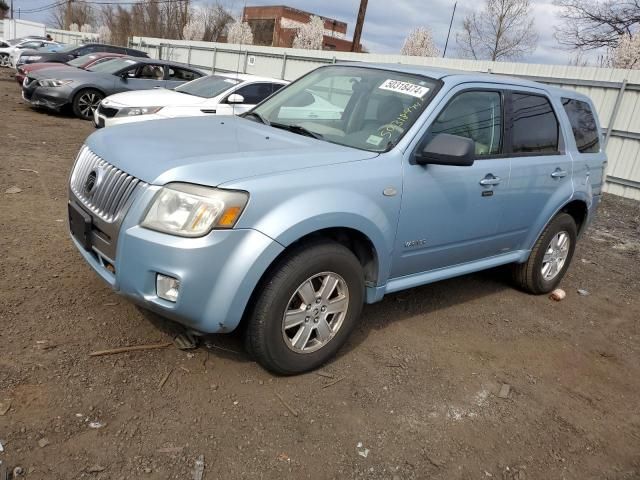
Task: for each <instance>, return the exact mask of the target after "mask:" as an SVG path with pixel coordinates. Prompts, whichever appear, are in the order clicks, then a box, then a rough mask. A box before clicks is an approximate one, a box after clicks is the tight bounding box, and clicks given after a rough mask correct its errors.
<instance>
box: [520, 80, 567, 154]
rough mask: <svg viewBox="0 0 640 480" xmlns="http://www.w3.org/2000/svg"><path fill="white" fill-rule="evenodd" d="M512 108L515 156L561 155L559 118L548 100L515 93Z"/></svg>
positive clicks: (539, 96) (537, 96)
mask: <svg viewBox="0 0 640 480" xmlns="http://www.w3.org/2000/svg"><path fill="white" fill-rule="evenodd" d="M511 109H512V111H511V147H512V151H513V153H556V152H558V138H559V126H558V119H557V118H556V114H555V113H554V112H553V108H552V107H551V103H550V102H549V99H548V98H546V97H543V96H541V95H533V94H529V93H513V94H512V95H511Z"/></svg>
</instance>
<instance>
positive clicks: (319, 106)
mask: <svg viewBox="0 0 640 480" xmlns="http://www.w3.org/2000/svg"><path fill="white" fill-rule="evenodd" d="M436 86H437V82H436V80H434V79H432V78H428V77H424V76H421V75H413V74H408V73H400V72H394V71H391V70H378V69H373V68H362V67H346V66H330V67H321V68H318V69H317V70H314V71H313V72H311V73H309V74H308V75H306V76H305V77H303V78H301V79H300V80H298V81H296V82H294V83H292V84H291V85H290V86H289V87H287V88H284V89H283V90H281V91H280V92H279V93H277V94H275V95H274V96H272V97H271V98H269V99H268V100H266V101H265V102H263V103H262V104H261V105H259V106H258V107H256V108H254V109H253V110H252V111H251V112H250V113H249V114H248V115H247V118H249V119H255V120H256V121H263V122H264V123H267V124H270V125H271V126H273V127H276V128H284V129H287V130H290V131H292V132H295V133H300V134H302V135H309V136H313V137H315V138H319V139H322V140H326V141H328V142H332V143H337V144H340V145H345V146H348V147H355V148H359V149H362V150H369V151H374V152H383V151H386V150H389V149H391V148H392V147H393V146H394V145H396V144H397V143H398V141H399V140H400V139H401V138H402V136H403V135H404V134H405V133H406V131H407V130H408V129H409V128H411V126H412V125H413V123H414V122H415V121H416V120H417V118H418V117H419V116H420V114H421V113H422V111H423V110H424V108H425V107H426V106H427V104H428V103H429V101H430V100H431V98H432V97H433V94H434V93H435V90H436Z"/></svg>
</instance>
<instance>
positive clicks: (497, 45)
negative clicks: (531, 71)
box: [456, 0, 538, 61]
mask: <svg viewBox="0 0 640 480" xmlns="http://www.w3.org/2000/svg"><path fill="white" fill-rule="evenodd" d="M456 41H457V43H458V48H459V50H460V53H461V54H462V55H463V56H465V57H468V58H473V59H476V60H480V59H487V60H492V61H497V60H515V59H518V58H522V57H523V56H524V55H526V54H528V53H531V52H533V51H534V50H535V49H536V46H537V43H538V34H537V32H536V29H535V25H534V21H533V18H532V15H531V4H530V1H529V0H486V2H485V6H484V9H483V10H482V11H480V12H474V13H472V14H470V15H467V16H466V17H465V19H464V21H463V24H462V32H461V33H459V34H458V35H456Z"/></svg>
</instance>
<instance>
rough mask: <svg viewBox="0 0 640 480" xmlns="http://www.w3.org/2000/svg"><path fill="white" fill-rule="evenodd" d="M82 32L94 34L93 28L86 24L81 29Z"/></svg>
mask: <svg viewBox="0 0 640 480" xmlns="http://www.w3.org/2000/svg"><path fill="white" fill-rule="evenodd" d="M80 31H81V32H82V33H93V27H92V26H91V25H89V24H88V23H85V24H84V25H82V26H81V27H80Z"/></svg>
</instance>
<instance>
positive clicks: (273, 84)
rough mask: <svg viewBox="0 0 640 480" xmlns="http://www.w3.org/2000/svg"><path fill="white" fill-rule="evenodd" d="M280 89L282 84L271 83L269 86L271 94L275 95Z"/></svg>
mask: <svg viewBox="0 0 640 480" xmlns="http://www.w3.org/2000/svg"><path fill="white" fill-rule="evenodd" d="M282 87H284V85H283V84H281V83H272V84H271V92H272V93H276V92H277V91H278V90H280V89H281V88H282Z"/></svg>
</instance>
